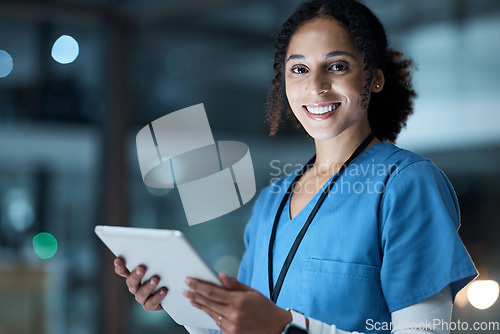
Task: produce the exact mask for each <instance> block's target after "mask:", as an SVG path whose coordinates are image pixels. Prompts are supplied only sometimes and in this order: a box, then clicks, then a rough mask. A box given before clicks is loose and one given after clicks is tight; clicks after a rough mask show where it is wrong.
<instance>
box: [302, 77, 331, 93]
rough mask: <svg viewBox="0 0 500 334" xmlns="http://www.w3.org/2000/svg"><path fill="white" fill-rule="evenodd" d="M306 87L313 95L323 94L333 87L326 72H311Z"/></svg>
mask: <svg viewBox="0 0 500 334" xmlns="http://www.w3.org/2000/svg"><path fill="white" fill-rule="evenodd" d="M306 89H307V91H308V93H310V94H312V95H321V94H324V93H326V92H327V91H329V90H330V89H331V83H330V82H329V80H328V78H327V75H326V74H325V73H321V72H316V73H315V74H313V73H311V75H310V76H309V82H308V84H307V87H306Z"/></svg>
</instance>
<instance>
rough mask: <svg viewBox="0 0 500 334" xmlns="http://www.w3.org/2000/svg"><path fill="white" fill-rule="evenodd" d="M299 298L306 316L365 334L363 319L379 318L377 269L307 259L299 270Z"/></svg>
mask: <svg viewBox="0 0 500 334" xmlns="http://www.w3.org/2000/svg"><path fill="white" fill-rule="evenodd" d="M300 299H301V306H302V310H303V311H304V312H305V313H306V314H307V315H313V317H315V318H316V319H318V320H321V321H323V322H326V323H328V324H335V325H336V326H337V327H338V328H340V329H342V330H347V331H354V330H356V331H360V332H365V333H368V332H369V331H367V329H366V321H367V319H380V316H381V314H380V311H381V310H380V306H381V303H383V300H382V289H381V285H380V268H378V267H374V266H369V265H365V264H358V263H348V262H341V261H335V260H328V259H317V258H308V259H307V260H306V264H305V266H304V268H303V271H302V281H301V287H300ZM384 313H385V312H382V314H384ZM383 317H384V316H383ZM384 320H386V319H384ZM377 321H378V320H377Z"/></svg>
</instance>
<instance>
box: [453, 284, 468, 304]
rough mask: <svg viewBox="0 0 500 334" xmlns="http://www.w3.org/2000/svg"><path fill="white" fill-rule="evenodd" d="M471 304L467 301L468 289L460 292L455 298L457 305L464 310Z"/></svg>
mask: <svg viewBox="0 0 500 334" xmlns="http://www.w3.org/2000/svg"><path fill="white" fill-rule="evenodd" d="M468 304H469V300H468V299H467V288H465V289H462V290H460V291H459V292H458V293H457V295H456V296H455V305H456V306H458V307H460V308H464V307H466V306H467V305H468Z"/></svg>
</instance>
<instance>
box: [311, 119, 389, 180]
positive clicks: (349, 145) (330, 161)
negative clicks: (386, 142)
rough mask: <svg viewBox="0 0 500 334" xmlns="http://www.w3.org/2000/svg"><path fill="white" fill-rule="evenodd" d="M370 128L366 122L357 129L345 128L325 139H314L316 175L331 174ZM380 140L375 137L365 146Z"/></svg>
mask: <svg viewBox="0 0 500 334" xmlns="http://www.w3.org/2000/svg"><path fill="white" fill-rule="evenodd" d="M370 132H371V128H370V126H369V124H368V122H366V124H364V125H363V126H361V127H360V128H358V129H346V130H345V131H344V132H342V133H341V134H339V135H338V136H336V137H334V138H330V139H327V140H316V139H315V140H314V143H315V146H316V162H315V164H314V169H315V172H316V174H318V175H325V176H329V175H333V174H335V173H336V172H337V171H338V170H339V169H340V167H341V166H342V165H343V164H344V162H346V160H347V159H349V157H350V156H351V155H352V153H353V152H354V151H355V150H356V148H357V147H358V146H359V145H361V143H362V142H363V141H364V140H365V139H366V137H368V135H369V134H370ZM378 142H380V140H378V139H377V138H375V139H374V140H372V141H371V142H370V143H369V144H368V146H367V147H366V148H365V150H367V149H368V148H369V147H371V146H372V145H374V144H376V143H378Z"/></svg>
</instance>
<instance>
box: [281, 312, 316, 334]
mask: <svg viewBox="0 0 500 334" xmlns="http://www.w3.org/2000/svg"><path fill="white" fill-rule="evenodd" d="M287 312H289V313H290V315H291V316H292V320H291V321H290V322H289V323H288V324H287V325H286V327H285V329H284V330H283V332H282V333H281V334H307V333H308V331H309V319H307V318H306V317H305V316H304V314H303V313H301V312H299V311H296V310H294V309H287Z"/></svg>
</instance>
